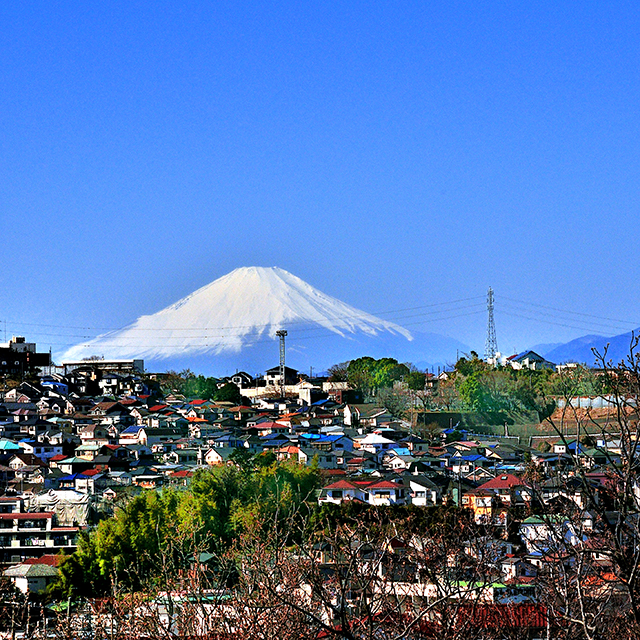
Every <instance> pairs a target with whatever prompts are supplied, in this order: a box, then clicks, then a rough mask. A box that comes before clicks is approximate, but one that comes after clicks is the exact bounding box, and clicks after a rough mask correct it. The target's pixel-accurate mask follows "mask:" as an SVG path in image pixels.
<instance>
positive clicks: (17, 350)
mask: <svg viewBox="0 0 640 640" xmlns="http://www.w3.org/2000/svg"><path fill="white" fill-rule="evenodd" d="M49 366H51V354H50V353H38V352H37V351H36V345H35V342H25V339H24V338H23V337H15V336H14V337H13V338H11V340H9V342H7V343H4V344H0V375H4V376H6V375H13V376H24V375H25V374H27V373H34V372H35V371H36V370H38V369H42V368H43V367H49Z"/></svg>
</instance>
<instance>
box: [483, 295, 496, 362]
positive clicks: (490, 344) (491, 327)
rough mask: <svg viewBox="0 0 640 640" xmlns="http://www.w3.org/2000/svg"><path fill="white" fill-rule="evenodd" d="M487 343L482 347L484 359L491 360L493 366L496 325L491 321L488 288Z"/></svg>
mask: <svg viewBox="0 0 640 640" xmlns="http://www.w3.org/2000/svg"><path fill="white" fill-rule="evenodd" d="M487 312H488V316H489V317H488V320H487V341H486V343H485V345H484V359H485V360H487V361H488V360H489V359H491V358H493V361H494V364H496V362H495V358H496V353H498V340H497V339H496V323H495V320H494V319H493V289H492V288H491V287H489V291H487Z"/></svg>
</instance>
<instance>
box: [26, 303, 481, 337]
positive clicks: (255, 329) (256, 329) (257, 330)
mask: <svg viewBox="0 0 640 640" xmlns="http://www.w3.org/2000/svg"><path fill="white" fill-rule="evenodd" d="M475 307H484V303H482V302H480V303H477V304H472V305H466V306H464V307H458V308H455V309H442V310H437V311H425V312H424V313H414V314H405V315H400V316H396V317H393V318H390V319H388V320H385V322H392V321H393V322H397V321H399V320H403V319H405V318H419V317H422V316H432V315H436V314H450V313H451V312H457V311H466V310H467V309H473V308H475ZM449 317H451V316H449V315H447V316H445V317H442V318H432V320H434V321H438V320H446V319H448V318H449ZM427 321H428V320H427ZM310 322H313V321H312V320H305V321H304V323H310ZM276 324H278V325H280V324H282V325H283V326H287V327H289V328H290V323H289V322H281V323H277V322H273V323H270V324H265V325H255V326H251V327H250V326H249V325H244V326H246V327H247V328H251V330H250V331H238V332H228V331H225V333H221V334H214V333H209V331H211V330H215V328H213V327H212V328H211V329H207V328H198V327H184V328H181V327H165V328H162V329H157V328H156V329H153V328H151V329H150V331H171V332H175V331H201V332H206V333H201V334H200V335H193V334H190V335H184V336H179V337H184V338H194V339H198V338H202V337H206V338H220V337H231V336H238V337H246V336H247V335H252V334H256V335H261V334H262V333H264V332H265V331H266V330H268V328H269V327H272V326H274V325H276ZM291 324H302V321H297V320H295V321H292V323H291ZM406 324H412V323H403V325H402V326H404V325H406ZM336 326H337V327H338V328H342V329H345V330H349V328H350V327H349V325H348V324H347V323H346V322H344V324H340V325H336ZM229 328H231V329H233V328H238V327H233V326H231V327H229ZM325 328H326V327H323V326H322V325H320V326H317V327H308V328H299V329H296V328H295V327H294V328H293V329H291V330H292V331H319V330H322V329H325ZM221 329H222V330H224V328H221ZM134 330H135V331H144V330H145V329H144V328H142V327H135V328H134V327H132V328H127V327H124V328H123V329H121V330H120V331H134ZM109 333H116V331H112V332H109ZM109 333H107V334H103V335H102V336H96V335H95V334H90V335H87V334H70V333H42V332H39V334H38V335H40V336H49V337H57V338H83V339H93V338H96V337H109ZM161 337H162V336H158V338H161ZM126 339H131V340H135V339H136V338H135V337H134V336H132V337H131V338H126Z"/></svg>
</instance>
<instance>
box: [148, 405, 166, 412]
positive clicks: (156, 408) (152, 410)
mask: <svg viewBox="0 0 640 640" xmlns="http://www.w3.org/2000/svg"><path fill="white" fill-rule="evenodd" d="M168 406H169V405H168V404H154V405H153V407H149V411H151V412H152V413H155V412H157V411H162V410H163V409H166V408H167V407H168Z"/></svg>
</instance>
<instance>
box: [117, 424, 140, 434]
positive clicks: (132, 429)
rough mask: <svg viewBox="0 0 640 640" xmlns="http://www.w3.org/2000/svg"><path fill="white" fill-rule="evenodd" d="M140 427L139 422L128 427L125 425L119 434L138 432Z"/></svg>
mask: <svg viewBox="0 0 640 640" xmlns="http://www.w3.org/2000/svg"><path fill="white" fill-rule="evenodd" d="M140 429H142V427H141V426H140V425H139V424H134V425H131V426H130V427H127V428H126V429H125V430H124V431H121V432H120V435H122V434H123V433H138V431H140Z"/></svg>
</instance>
